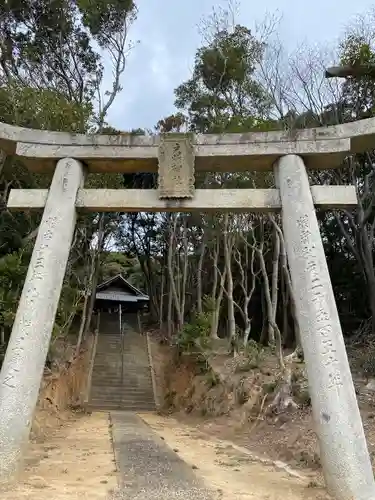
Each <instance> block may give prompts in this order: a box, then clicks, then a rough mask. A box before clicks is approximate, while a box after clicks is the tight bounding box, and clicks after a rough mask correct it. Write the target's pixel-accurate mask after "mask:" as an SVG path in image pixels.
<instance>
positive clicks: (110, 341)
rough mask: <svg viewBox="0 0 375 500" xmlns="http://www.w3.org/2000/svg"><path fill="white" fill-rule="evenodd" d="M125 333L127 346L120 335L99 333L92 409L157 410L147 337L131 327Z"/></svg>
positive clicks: (91, 399) (92, 380)
mask: <svg viewBox="0 0 375 500" xmlns="http://www.w3.org/2000/svg"><path fill="white" fill-rule="evenodd" d="M105 331H108V330H107V329H106V330H105ZM123 331H124V335H123V347H122V346H121V342H122V336H121V335H120V334H119V333H116V334H111V333H102V332H101V333H99V338H98V342H97V348H96V355H95V359H94V367H93V373H92V379H91V390H90V398H89V408H90V409H96V410H115V409H121V410H125V411H153V410H155V409H156V407H155V398H154V392H153V385H152V378H151V368H150V361H149V354H148V347H147V338H146V337H145V336H144V335H140V334H139V333H138V332H137V331H135V330H134V329H133V328H132V327H131V326H130V325H127V324H126V325H124V329H123Z"/></svg>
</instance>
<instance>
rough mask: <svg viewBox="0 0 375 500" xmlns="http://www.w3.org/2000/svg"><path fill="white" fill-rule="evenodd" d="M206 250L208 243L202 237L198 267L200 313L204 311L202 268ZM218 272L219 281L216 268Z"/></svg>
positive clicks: (198, 308)
mask: <svg viewBox="0 0 375 500" xmlns="http://www.w3.org/2000/svg"><path fill="white" fill-rule="evenodd" d="M205 250H206V243H205V241H204V238H202V244H201V250H200V255H199V260H198V269H197V311H198V313H199V314H201V313H202V312H203V303H202V268H203V261H204V254H205ZM214 272H215V273H216V282H217V269H216V268H215V269H214Z"/></svg>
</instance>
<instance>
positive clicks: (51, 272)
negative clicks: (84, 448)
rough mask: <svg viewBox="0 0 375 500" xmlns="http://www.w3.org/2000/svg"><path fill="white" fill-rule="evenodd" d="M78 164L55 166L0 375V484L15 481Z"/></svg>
mask: <svg viewBox="0 0 375 500" xmlns="http://www.w3.org/2000/svg"><path fill="white" fill-rule="evenodd" d="M83 181H84V168H83V166H82V164H81V163H80V162H78V161H77V160H74V159H72V158H65V159H62V160H60V161H59V162H58V163H57V166H56V169H55V173H54V176H53V179H52V183H51V186H50V189H49V193H48V198H47V202H46V205H45V209H44V213H43V217H42V221H41V224H40V227H39V231H38V236H37V238H36V242H35V246H34V251H33V253H32V257H31V260H30V264H29V269H28V271H27V276H26V280H25V284H24V287H23V290H22V294H21V298H20V302H19V305H18V310H17V314H16V317H15V320H14V324H13V329H12V334H11V337H10V341H9V344H8V348H7V351H6V354H5V359H4V362H3V366H2V370H1V374H0V482H1V483H7V482H10V481H12V480H13V479H15V478H16V477H17V473H18V469H19V467H20V466H21V465H22V458H23V453H24V450H25V447H26V445H27V442H28V439H29V434H30V428H31V423H32V419H33V415H34V411H35V407H36V404H37V400H38V395H39V388H40V383H41V380H42V376H43V371H44V366H45V362H46V358H47V354H48V349H49V344H50V340H51V335H52V330H53V325H54V321H55V316H56V311H57V307H58V303H59V299H60V293H61V288H62V284H63V280H64V275H65V270H66V265H67V262H68V257H69V252H70V247H71V243H72V239H73V234H74V230H75V225H76V208H75V203H76V197H77V192H78V189H79V188H80V187H82V185H83Z"/></svg>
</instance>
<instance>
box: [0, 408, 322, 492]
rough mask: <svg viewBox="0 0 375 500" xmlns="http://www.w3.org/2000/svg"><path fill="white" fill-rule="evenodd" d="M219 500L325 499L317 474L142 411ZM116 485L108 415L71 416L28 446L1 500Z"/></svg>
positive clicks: (189, 425) (188, 425)
mask: <svg viewBox="0 0 375 500" xmlns="http://www.w3.org/2000/svg"><path fill="white" fill-rule="evenodd" d="M140 416H141V418H142V419H143V420H144V421H145V422H146V423H147V424H148V425H150V426H151V428H152V429H153V430H154V431H155V432H156V433H158V434H159V435H160V436H161V437H162V438H163V439H164V440H165V442H166V444H167V445H169V446H170V448H172V449H173V450H174V451H175V452H176V453H177V454H178V455H179V456H180V457H181V458H182V459H183V460H184V461H185V462H187V463H188V464H190V465H191V466H192V468H193V469H194V470H195V472H196V473H197V474H198V475H199V476H200V477H201V478H202V479H203V480H204V482H205V483H206V484H207V487H208V488H210V489H212V490H213V491H214V492H216V493H217V495H218V497H217V498H218V499H220V500H247V499H251V498H256V499H257V500H263V499H264V500H265V499H267V500H276V499H280V498H288V499H290V500H299V499H301V500H302V498H307V499H310V500H313V499H314V500H323V499H326V498H328V497H327V495H326V494H325V492H324V490H323V488H321V487H320V486H319V484H318V483H317V482H316V481H315V476H314V477H313V476H312V475H306V474H305V473H300V472H296V471H293V470H292V469H290V468H289V467H288V466H287V465H286V464H283V463H278V462H276V463H273V462H272V461H271V460H260V459H259V457H256V456H255V455H253V454H252V453H250V452H249V451H247V450H246V449H243V448H241V447H239V446H236V445H235V444H234V443H231V442H228V441H224V440H223V439H218V438H217V437H214V436H213V435H211V436H210V435H209V434H208V433H204V432H203V431H202V430H201V429H200V428H199V426H195V425H191V424H186V423H183V422H181V421H179V420H176V419H175V418H172V417H165V416H164V417H163V416H160V415H157V414H150V413H149V414H142V415H140ZM116 485H117V474H116V466H115V463H114V458H113V452H112V447H111V436H110V428H109V421H108V415H107V414H106V413H94V414H92V415H81V416H77V415H75V416H70V417H69V418H67V419H66V420H65V421H63V423H62V424H61V426H60V428H59V429H57V430H56V431H55V432H54V433H51V434H49V435H48V437H47V438H46V439H45V440H44V441H41V440H38V441H36V442H34V443H32V444H31V445H30V448H29V453H28V456H27V459H26V470H25V472H24V474H23V476H22V478H21V481H20V483H19V484H18V485H17V486H16V487H13V488H8V490H7V491H2V492H1V495H0V496H1V499H2V500H18V499H21V500H22V499H29V500H47V499H48V500H51V499H53V500H78V499H79V500H85V499H87V500H89V499H90V500H107V499H108V498H109V492H110V491H113V490H114V489H115V488H116Z"/></svg>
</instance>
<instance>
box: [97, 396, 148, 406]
mask: <svg viewBox="0 0 375 500" xmlns="http://www.w3.org/2000/svg"><path fill="white" fill-rule="evenodd" d="M90 401H91V402H94V403H95V404H98V403H103V404H105V403H112V404H118V405H120V404H121V405H127V406H129V405H131V406H152V405H155V401H154V400H153V399H126V398H121V397H118V398H115V397H98V396H93V397H92V398H91V399H90Z"/></svg>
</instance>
